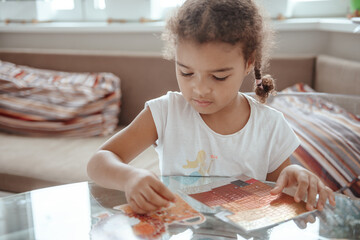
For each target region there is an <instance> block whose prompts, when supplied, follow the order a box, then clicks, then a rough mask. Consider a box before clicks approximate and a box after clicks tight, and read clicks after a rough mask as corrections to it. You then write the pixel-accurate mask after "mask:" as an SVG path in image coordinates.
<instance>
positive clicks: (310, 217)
mask: <svg viewBox="0 0 360 240" xmlns="http://www.w3.org/2000/svg"><path fill="white" fill-rule="evenodd" d="M306 221H307V222H309V223H314V222H315V221H316V219H315V218H314V216H313V215H312V214H310V215H308V216H307V217H306Z"/></svg>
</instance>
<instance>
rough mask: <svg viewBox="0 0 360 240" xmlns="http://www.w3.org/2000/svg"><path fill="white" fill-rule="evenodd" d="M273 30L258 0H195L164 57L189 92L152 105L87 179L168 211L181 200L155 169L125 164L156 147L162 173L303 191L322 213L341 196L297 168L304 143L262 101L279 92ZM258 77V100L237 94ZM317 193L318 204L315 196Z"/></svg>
mask: <svg viewBox="0 0 360 240" xmlns="http://www.w3.org/2000/svg"><path fill="white" fill-rule="evenodd" d="M269 36H271V34H269V30H267V29H266V28H265V27H264V24H263V19H262V17H261V15H260V14H259V11H258V9H257V7H256V5H255V4H254V1H251V0H188V1H186V2H185V3H184V4H183V5H182V6H181V7H180V9H179V10H178V11H177V12H176V13H175V14H174V15H173V16H172V17H171V18H170V19H169V20H168V22H167V25H166V30H165V32H164V34H163V37H164V39H165V40H166V44H167V45H166V48H165V53H166V54H165V55H166V56H167V57H168V58H170V59H173V60H175V65H176V76H177V81H178V85H179V88H180V91H181V93H178V92H168V93H167V94H166V95H165V96H162V97H160V98H157V99H153V100H151V101H148V102H147V103H146V105H145V108H144V110H143V111H142V112H141V113H140V114H139V115H138V116H137V117H136V118H135V119H134V121H133V122H132V123H131V124H130V125H129V126H128V127H126V128H125V129H123V130H121V131H120V132H118V133H117V134H116V135H114V136H113V137H112V138H111V139H110V140H108V141H107V142H106V143H105V144H104V145H103V146H102V147H101V148H100V150H99V151H98V152H97V153H96V154H95V155H94V156H93V157H92V159H91V160H90V162H89V165H88V174H89V176H90V177H91V178H92V179H93V180H94V181H95V182H97V183H98V184H100V185H103V186H105V187H108V188H113V189H119V190H122V191H125V194H126V197H127V200H128V203H129V204H130V206H131V207H132V208H133V210H134V211H136V212H138V213H145V212H148V211H154V210H157V209H158V208H161V207H164V206H167V205H168V204H169V202H170V201H173V200H174V195H173V193H171V192H170V191H169V189H167V188H166V186H165V185H163V184H162V183H161V181H160V180H159V179H158V178H157V177H156V176H155V175H154V174H153V173H151V172H149V171H147V170H144V169H136V168H134V167H131V166H129V165H127V163H129V162H130V161H131V160H132V159H133V158H134V157H136V156H137V155H138V154H140V153H141V152H142V151H144V150H145V149H146V148H147V147H149V146H150V145H152V144H155V145H156V151H157V152H158V155H159V160H160V171H161V174H162V175H203V176H209V175H212V176H238V175H241V174H245V175H247V176H249V177H253V178H256V179H260V180H268V181H276V187H275V188H274V189H273V190H272V194H278V193H280V192H281V191H282V190H283V189H284V188H285V187H289V186H293V185H295V186H297V190H296V193H295V196H294V198H295V201H297V202H299V201H301V199H304V198H305V196H307V209H308V210H312V209H313V208H314V207H316V208H318V209H319V210H322V209H323V207H324V204H325V202H326V200H327V199H329V202H330V204H332V205H335V198H334V194H333V192H332V191H331V189H330V188H328V187H326V186H325V185H324V184H323V183H322V182H321V181H320V180H319V178H318V177H317V176H315V175H314V174H313V173H311V172H309V171H307V170H306V169H304V168H302V167H300V166H296V165H290V160H289V156H290V155H291V154H292V153H293V152H294V151H295V149H296V148H297V147H298V146H299V143H300V142H299V140H298V138H297V137H296V135H295V134H294V132H293V131H292V130H291V128H290V127H289V126H288V124H287V122H286V121H285V119H284V117H283V115H282V114H281V113H280V112H277V111H276V110H274V109H271V108H269V107H268V106H266V105H264V104H262V103H264V102H265V100H266V98H267V97H268V95H269V94H270V93H271V92H272V91H273V89H274V82H273V79H272V78H271V77H270V76H268V75H266V76H262V72H261V69H262V66H263V65H264V63H265V57H266V54H265V53H266V50H267V48H266V47H267V46H268V45H269V42H267V39H269ZM251 71H253V72H254V75H255V92H256V94H257V96H258V99H259V101H260V102H259V101H257V100H255V99H253V98H251V97H249V96H247V95H245V94H242V93H240V92H239V89H240V86H241V84H242V82H243V80H244V78H245V76H246V75H247V74H249V73H250V72H251ZM317 195H319V198H318V200H317V201H316V196H317Z"/></svg>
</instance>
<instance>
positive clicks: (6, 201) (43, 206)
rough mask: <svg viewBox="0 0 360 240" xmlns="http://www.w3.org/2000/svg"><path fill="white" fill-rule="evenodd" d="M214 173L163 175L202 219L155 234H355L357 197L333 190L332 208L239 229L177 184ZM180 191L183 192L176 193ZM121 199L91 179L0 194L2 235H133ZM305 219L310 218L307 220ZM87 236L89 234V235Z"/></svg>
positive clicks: (359, 216)
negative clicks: (253, 228) (121, 209)
mask: <svg viewBox="0 0 360 240" xmlns="http://www.w3.org/2000/svg"><path fill="white" fill-rule="evenodd" d="M227 180H228V178H219V177H163V178H162V181H163V182H164V183H165V184H167V185H168V186H169V187H170V189H171V190H172V191H174V192H176V193H179V194H180V195H181V196H182V197H183V199H184V200H185V201H186V202H187V203H188V204H190V205H191V206H192V207H193V208H194V209H195V210H197V211H199V212H201V213H202V214H203V215H204V216H205V217H206V221H205V222H203V223H201V224H196V225H182V224H171V225H169V226H168V227H167V229H166V232H165V233H163V234H162V235H161V236H160V237H159V239H251V238H253V239H279V238H284V239H290V238H294V237H296V238H298V239H327V238H342V239H359V238H360V200H359V199H351V198H349V197H346V196H344V195H341V194H336V202H337V206H336V208H333V207H330V206H326V208H325V210H324V211H322V212H319V211H315V212H311V213H307V214H305V215H301V216H300V217H297V218H295V219H293V220H289V221H286V222H283V223H281V224H278V225H275V226H272V227H269V228H265V229H261V230H258V231H251V232H244V231H242V230H241V229H239V228H237V227H234V226H232V225H230V224H228V223H225V222H223V221H221V220H219V219H218V218H217V217H215V214H216V211H217V210H214V209H212V210H211V209H209V208H206V207H204V206H203V205H201V204H200V203H199V202H197V201H196V200H194V199H193V198H191V197H187V196H186V195H185V194H183V192H182V191H181V189H185V188H188V187H196V186H199V185H203V184H216V183H218V182H221V181H227ZM181 193H182V194H181ZM124 203H126V200H125V195H124V193H123V192H120V191H115V190H110V189H105V188H102V187H99V186H97V185H95V184H93V183H87V182H83V183H76V184H69V185H62V186H57V187H51V188H44V189H40V190H35V191H31V192H27V193H22V194H16V195H12V196H9V197H4V198H1V199H0V240H2V239H7V240H8V239H98V238H96V237H98V236H102V237H103V238H102V239H137V238H136V237H135V236H134V235H133V234H132V231H131V227H130V225H129V223H128V222H126V221H124V218H123V217H121V215H122V213H120V212H119V211H117V210H115V209H114V208H113V207H114V206H117V205H121V204H124ZM308 221H310V222H308ZM91 236H92V237H93V238H91Z"/></svg>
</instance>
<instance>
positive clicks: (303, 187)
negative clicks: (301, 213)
mask: <svg viewBox="0 0 360 240" xmlns="http://www.w3.org/2000/svg"><path fill="white" fill-rule="evenodd" d="M308 187H309V179H308V178H307V177H306V176H304V175H301V176H299V178H298V187H297V189H296V193H295V196H294V199H295V202H300V201H301V200H303V199H305V197H306V193H307V190H308Z"/></svg>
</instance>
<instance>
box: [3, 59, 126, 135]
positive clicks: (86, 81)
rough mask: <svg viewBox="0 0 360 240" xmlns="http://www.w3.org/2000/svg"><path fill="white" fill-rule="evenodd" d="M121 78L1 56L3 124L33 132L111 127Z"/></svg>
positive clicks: (116, 112) (93, 132)
mask: <svg viewBox="0 0 360 240" xmlns="http://www.w3.org/2000/svg"><path fill="white" fill-rule="evenodd" d="M120 97H121V91H120V79H119V78H118V77H116V76H115V75H113V74H111V73H69V72H60V71H50V70H43V69H36V68H31V67H26V66H19V65H15V64H12V63H9V62H4V61H0V130H2V131H6V132H10V133H17V134H25V135H31V136H57V137H58V136H76V137H79V136H81V137H87V136H96V135H107V134H110V133H112V132H113V131H114V130H115V128H116V126H117V123H118V115H119V113H120Z"/></svg>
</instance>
